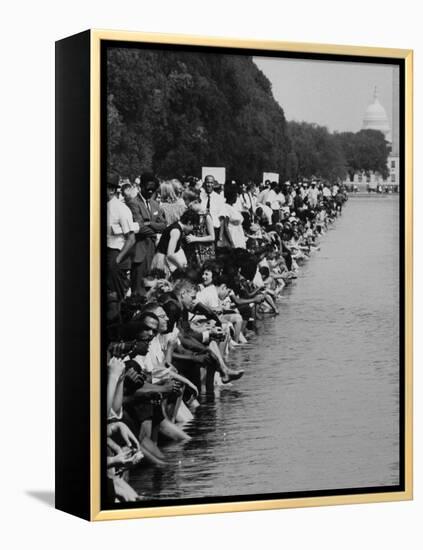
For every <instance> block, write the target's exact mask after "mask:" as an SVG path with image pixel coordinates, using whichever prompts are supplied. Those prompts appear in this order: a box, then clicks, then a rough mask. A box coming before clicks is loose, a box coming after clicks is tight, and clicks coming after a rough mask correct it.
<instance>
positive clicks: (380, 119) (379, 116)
mask: <svg viewBox="0 0 423 550" xmlns="http://www.w3.org/2000/svg"><path fill="white" fill-rule="evenodd" d="M362 129H363V130H379V131H380V132H383V134H384V135H385V138H386V139H387V140H388V141H390V132H391V128H390V126H389V119H388V116H387V114H386V111H385V109H384V108H383V106H382V105H381V104H380V102H379V99H378V96H377V88H375V92H374V96H373V103H371V104H370V105H369V106H368V107H367V109H366V112H365V113H364V118H363V126H362Z"/></svg>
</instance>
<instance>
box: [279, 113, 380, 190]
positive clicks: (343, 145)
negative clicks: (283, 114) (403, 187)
mask: <svg viewBox="0 0 423 550" xmlns="http://www.w3.org/2000/svg"><path fill="white" fill-rule="evenodd" d="M288 135H289V137H290V139H291V152H290V153H289V155H288V166H287V173H288V179H291V180H294V181H297V180H300V179H302V178H311V177H313V176H319V177H322V178H324V179H327V180H329V181H332V182H335V181H337V180H338V179H341V180H344V179H346V178H347V176H349V178H350V179H351V180H352V179H353V177H354V174H356V173H359V172H364V173H366V174H368V173H369V172H379V174H381V175H382V177H384V178H386V177H387V176H388V168H387V158H388V154H389V148H388V143H387V142H386V141H385V137H384V135H383V133H382V132H379V131H377V130H361V131H359V132H356V133H353V132H341V133H336V132H335V133H330V132H329V131H328V129H327V128H325V127H324V126H318V125H317V124H309V123H307V122H289V123H288Z"/></svg>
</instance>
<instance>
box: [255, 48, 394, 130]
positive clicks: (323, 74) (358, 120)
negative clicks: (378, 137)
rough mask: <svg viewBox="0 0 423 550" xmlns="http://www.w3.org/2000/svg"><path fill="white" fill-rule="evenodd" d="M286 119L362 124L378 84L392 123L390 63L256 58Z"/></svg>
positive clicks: (335, 126)
mask: <svg viewBox="0 0 423 550" xmlns="http://www.w3.org/2000/svg"><path fill="white" fill-rule="evenodd" d="M254 61H255V62H256V64H257V65H258V67H259V68H260V69H261V70H262V71H263V73H264V74H265V75H266V76H267V78H268V79H269V80H270V82H271V83H272V90H273V95H274V97H275V99H276V101H278V102H279V104H280V105H281V106H282V108H283V110H284V111H285V117H286V118H287V120H297V121H306V122H315V123H317V124H320V125H322V126H327V127H328V128H329V130H331V131H334V130H338V131H347V130H349V131H353V132H356V131H358V130H360V129H361V125H362V121H363V115H364V112H365V110H366V108H367V106H368V105H369V103H371V102H372V101H373V92H374V88H375V86H377V87H378V92H379V101H380V103H381V104H382V105H383V107H385V110H386V113H387V115H388V118H389V122H390V125H391V128H392V75H393V70H394V67H393V66H392V65H380V64H367V63H340V62H333V61H310V60H293V59H280V58H279V59H275V58H270V57H254Z"/></svg>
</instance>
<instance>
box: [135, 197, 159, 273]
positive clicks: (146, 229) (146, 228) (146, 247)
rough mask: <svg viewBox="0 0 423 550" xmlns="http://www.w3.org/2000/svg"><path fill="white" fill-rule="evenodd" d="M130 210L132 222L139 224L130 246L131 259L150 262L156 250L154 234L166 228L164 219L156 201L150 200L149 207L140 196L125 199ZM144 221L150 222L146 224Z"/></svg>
mask: <svg viewBox="0 0 423 550" xmlns="http://www.w3.org/2000/svg"><path fill="white" fill-rule="evenodd" d="M126 204H127V206H128V208H129V209H130V210H131V212H132V217H133V219H134V222H136V223H138V225H139V226H140V230H139V233H137V234H136V235H135V239H136V242H135V244H134V246H133V248H132V260H133V261H134V262H135V263H141V262H144V261H147V263H148V264H151V261H152V259H153V256H154V253H155V250H156V235H157V233H161V232H162V231H163V230H164V229H165V228H166V219H165V216H164V213H163V211H162V209H161V208H160V205H159V203H158V202H156V201H154V200H151V201H150V209H151V214H150V212H149V211H148V208H147V206H146V204H145V202H144V201H143V199H141V198H140V197H136V198H134V199H129V200H127V201H126ZM146 222H150V224H149V225H146V224H145V223H146Z"/></svg>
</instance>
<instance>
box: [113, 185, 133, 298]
mask: <svg viewBox="0 0 423 550" xmlns="http://www.w3.org/2000/svg"><path fill="white" fill-rule="evenodd" d="M117 188H118V180H117V178H115V179H112V178H110V180H109V181H108V182H107V231H106V234H107V290H108V291H109V292H110V293H114V294H115V295H116V298H117V299H118V300H119V301H121V300H123V298H124V297H125V295H126V292H127V290H128V288H129V280H128V277H127V272H128V270H129V269H130V268H131V260H130V257H129V255H128V254H129V251H130V250H131V248H132V247H133V245H134V243H135V235H134V231H133V220H132V214H131V211H130V210H129V208H128V207H127V206H126V205H125V204H124V203H123V202H122V201H120V200H119V199H118V198H117V196H116V191H117Z"/></svg>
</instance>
